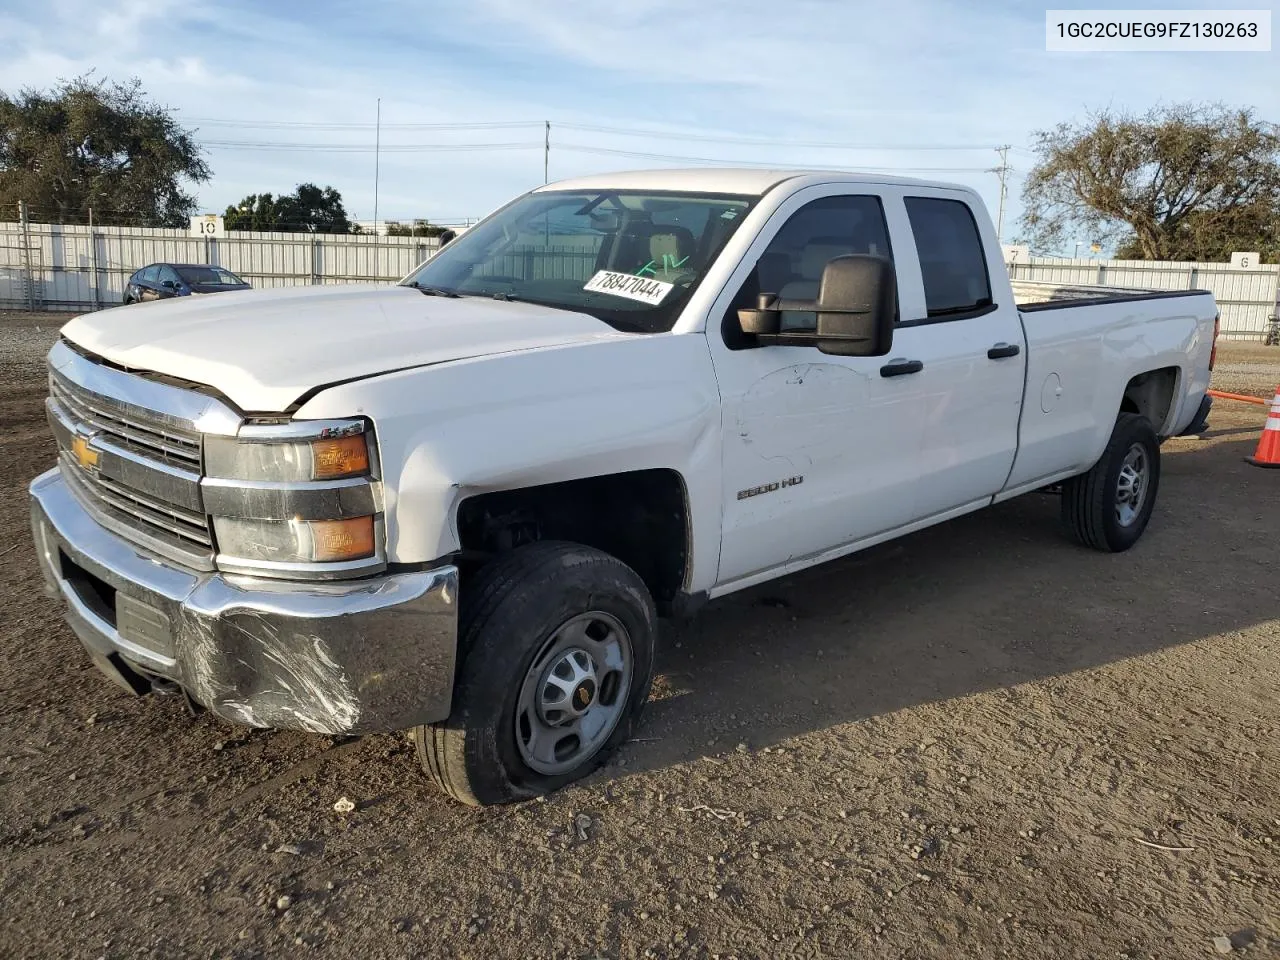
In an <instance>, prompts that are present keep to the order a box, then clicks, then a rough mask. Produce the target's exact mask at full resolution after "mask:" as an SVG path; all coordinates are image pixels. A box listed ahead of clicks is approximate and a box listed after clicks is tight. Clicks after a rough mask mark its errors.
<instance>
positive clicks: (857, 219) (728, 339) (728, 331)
mask: <svg viewBox="0 0 1280 960" xmlns="http://www.w3.org/2000/svg"><path fill="white" fill-rule="evenodd" d="M851 253H862V254H871V255H872V256H879V257H884V258H885V259H888V260H892V259H893V257H892V251H891V250H890V247H889V228H888V226H887V224H886V223H885V218H884V208H883V207H882V206H881V203H880V198H879V197H876V196H840V197H822V198H820V199H818V200H811V201H810V202H809V203H807V204H805V205H804V206H803V207H801V208H800V209H799V210H797V211H796V212H795V213H793V214H792V215H791V217H790V219H788V220H787V222H786V223H785V224H783V226H782V228H781V229H780V230H779V231H778V232H777V234H776V235H775V236H774V238H773V240H771V241H770V242H769V246H768V247H767V248H766V249H765V251H764V253H762V254H761V255H760V259H759V260H758V261H757V262H756V266H755V269H754V270H752V271H751V275H750V276H749V277H748V278H747V280H746V282H745V283H744V284H743V286H742V289H741V290H739V291H738V295H737V296H736V297H735V298H734V301H733V303H732V304H731V305H730V307H729V310H728V312H727V313H726V315H725V317H724V323H723V333H724V338H725V343H727V344H728V345H729V346H730V347H731V348H733V349H740V348H742V347H745V346H749V345H750V344H749V343H747V342H745V341H746V340H747V338H746V337H745V336H744V335H743V333H742V331H741V328H740V327H739V326H738V310H739V309H740V308H742V307H749V306H753V305H754V304H755V302H756V296H757V294H760V293H773V294H777V296H778V297H780V298H781V299H783V300H813V299H815V298H816V297H817V296H818V287H819V285H820V284H821V282H822V271H823V269H824V268H825V267H826V265H827V263H828V261H830V260H833V259H834V258H836V257H843V256H846V255H848V254H851ZM816 324H817V316H816V315H815V314H814V313H813V311H793V310H786V311H784V312H783V314H782V318H781V330H782V331H784V332H785V331H811V330H813V329H815V326H816Z"/></svg>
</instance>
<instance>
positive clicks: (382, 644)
mask: <svg viewBox="0 0 1280 960" xmlns="http://www.w3.org/2000/svg"><path fill="white" fill-rule="evenodd" d="M30 493H31V525H32V533H33V536H34V538H35V545H36V554H37V556H38V557H39V559H40V566H41V569H42V572H43V573H44V577H45V581H46V585H47V591H48V592H49V594H50V595H51V596H53V597H55V598H56V599H60V600H62V601H63V602H64V603H65V605H66V619H67V622H68V624H69V625H70V626H71V629H72V630H73V631H74V632H75V634H76V636H77V637H79V639H80V641H81V643H83V644H84V646H85V648H86V649H87V650H88V651H89V654H90V656H91V657H92V658H93V660H94V663H96V664H97V665H98V667H99V668H100V669H101V670H102V671H103V672H104V673H106V674H107V676H109V677H110V678H111V679H113V680H115V681H116V682H117V683H119V684H121V685H122V686H124V687H125V688H126V689H129V690H132V691H133V692H135V693H138V692H145V691H146V690H147V689H149V688H150V685H151V679H152V678H163V679H166V680H169V681H172V682H174V683H176V684H178V685H179V686H181V687H182V688H183V689H184V690H185V691H186V692H187V694H188V695H189V696H190V697H191V698H192V699H193V700H194V701H196V702H197V703H199V704H201V705H202V706H204V707H206V708H208V709H209V710H210V711H212V712H213V713H215V714H217V715H218V716H221V717H223V718H225V719H227V720H230V721H233V722H236V723H244V724H249V725H252V726H258V727H280V728H292V729H298V730H307V731H311V732H315V733H331V734H345V733H373V732H384V731H394V730H404V729H407V728H409V727H412V726H415V725H417V724H419V723H430V722H434V721H438V720H443V719H445V718H446V717H447V716H448V715H449V710H450V706H451V701H452V692H453V674H454V662H455V652H456V648H457V600H458V572H457V568H455V567H451V566H444V567H438V568H436V569H433V570H426V571H415V572H412V573H403V574H390V575H385V576H380V577H376V578H371V579H367V580H358V581H351V582H345V583H328V582H326V583H298V582H285V581H272V580H265V579H257V578H249V577H237V576H224V575H222V574H217V573H200V572H197V571H192V570H188V569H186V568H183V567H180V566H177V565H174V564H170V563H168V562H167V561H163V560H161V559H159V558H157V557H155V556H153V555H151V554H147V553H143V552H142V551H141V550H140V549H139V548H138V547H135V546H134V545H133V544H131V543H129V542H128V541H126V540H123V539H121V538H119V537H117V536H116V535H114V534H112V533H110V532H108V531H107V530H105V529H104V528H103V527H101V526H100V525H99V524H98V523H96V522H95V521H94V519H93V518H92V517H91V516H90V515H89V514H88V513H87V512H86V511H85V510H84V508H83V507H81V505H80V504H79V502H78V501H77V500H76V498H75V497H74V495H73V494H72V493H71V490H70V489H69V488H68V486H67V484H66V483H65V481H64V480H63V479H62V476H61V474H60V473H59V471H58V470H57V469H54V470H50V471H49V472H48V473H44V474H41V475H40V476H39V477H37V478H36V479H35V480H34V481H33V482H32V484H31V488H30Z"/></svg>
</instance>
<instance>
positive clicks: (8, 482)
mask: <svg viewBox="0 0 1280 960" xmlns="http://www.w3.org/2000/svg"><path fill="white" fill-rule="evenodd" d="M56 322H57V321H56V320H54V319H53V318H51V317H50V316H48V315H43V316H39V317H35V318H32V317H22V316H16V315H11V316H6V317H0V420H2V421H3V423H4V424H5V429H4V432H3V435H2V436H0V452H2V456H0V484H2V485H3V490H4V493H5V496H4V498H3V500H2V501H0V591H2V593H0V596H2V597H3V601H4V602H3V603H0V690H2V691H3V693H2V695H0V851H2V853H0V904H2V905H3V907H2V908H0V956H4V957H69V958H81V957H83V958H96V957H111V958H115V957H121V958H123V957H146V956H157V957H166V958H169V957H173V958H186V957H202V958H203V957H218V958H250V957H291V956H334V957H474V958H491V957H493V958H506V957H538V958H544V957H545V958H572V960H585V958H595V957H607V958H616V960H621V958H631V957H664V958H667V957H696V958H714V957H722V958H728V957H738V958H749V957H750V958H765V957H839V958H854V957H856V958H863V957H903V958H916V957H947V958H954V957H970V956H984V957H985V956H1001V957H1019V958H1021V957H1028V958H1046V960H1047V958H1064V957H1071V958H1075V957H1080V958H1091V960H1092V958H1104V957H1124V958H1139V957H1142V958H1147V957H1150V958H1161V960H1163V958H1181V957H1206V956H1214V955H1216V954H1215V950H1216V949H1219V948H1221V949H1229V950H1230V951H1231V952H1236V953H1243V955H1245V956H1249V957H1255V956H1258V957H1269V956H1280V859H1278V857H1277V853H1278V851H1280V749H1278V747H1277V733H1278V732H1280V697H1277V690H1278V689H1280V573H1278V572H1277V569H1278V567H1277V562H1278V561H1277V549H1276V548H1277V545H1278V544H1277V541H1278V540H1280V472H1276V471H1265V470H1259V469H1256V468H1254V467H1251V466H1248V465H1246V464H1245V463H1244V462H1243V460H1242V458H1243V457H1244V456H1245V455H1246V454H1248V453H1251V452H1252V451H1253V448H1254V445H1255V443H1256V442H1257V438H1258V431H1259V428H1260V427H1261V424H1262V419H1263V413H1262V408H1255V407H1244V406H1242V405H1239V404H1229V403H1221V404H1219V407H1218V410H1217V411H1216V412H1215V414H1214V415H1213V417H1212V421H1211V429H1210V430H1209V432H1208V433H1207V434H1206V435H1205V436H1204V437H1202V438H1188V439H1179V440H1173V441H1170V442H1169V443H1168V444H1167V445H1166V446H1165V448H1164V454H1165V455H1164V458H1163V463H1164V475H1163V481H1162V485H1161V489H1160V501H1159V505H1158V507H1157V511H1156V514H1155V517H1154V519H1153V521H1152V524H1151V527H1150V528H1149V531H1148V533H1147V535H1146V537H1145V539H1144V540H1143V541H1142V543H1141V544H1140V545H1139V546H1138V547H1136V548H1135V549H1134V550H1132V551H1131V552H1129V553H1128V554H1124V555H1119V556H1104V555H1102V554H1097V553H1093V552H1090V551H1087V550H1083V549H1080V548H1077V547H1074V546H1072V545H1070V544H1069V543H1067V542H1066V541H1065V540H1064V539H1063V538H1062V537H1061V536H1060V535H1059V532H1058V528H1057V510H1058V504H1057V501H1056V500H1055V499H1053V498H1052V497H1048V496H1042V495H1032V496H1028V497H1024V498H1021V499H1020V500H1018V501H1015V502H1013V503H1009V504H1005V505H1002V506H1000V507H997V508H995V509H992V510H989V511H985V512H983V513H980V514H977V515H974V516H970V517H968V518H965V519H963V520H960V521H956V522H953V523H951V524H948V525H944V526H942V527H939V528H935V529H933V530H930V531H926V532H923V533H920V534H917V535H914V536H911V537H908V538H906V539H904V540H902V541H899V542H897V543H894V544H889V545H886V546H884V547H882V548H877V549H875V550H872V551H868V552H867V553H864V554H861V555H858V556H856V557H853V558H850V559H847V560H845V561H840V562H836V563H832V564H829V565H826V566H824V567H821V568H818V569H815V570H811V571H808V572H806V573H803V574H799V575H796V576H792V577H789V578H787V579H785V580H783V581H779V582H776V583H773V584H769V585H767V586H764V587H761V588H758V589H753V590H750V591H746V592H743V593H740V594H737V595H734V596H732V597H729V598H726V599H724V600H723V601H718V602H716V603H713V604H711V605H710V607H709V608H707V609H706V610H705V611H704V612H703V613H702V615H701V616H700V617H699V618H698V619H697V620H696V621H694V622H693V623H692V624H689V625H687V626H682V627H679V628H671V629H669V630H668V632H667V636H666V637H665V643H664V647H663V649H662V651H661V654H660V658H661V659H660V672H661V677H660V681H659V683H658V686H657V688H656V692H655V702H653V703H652V704H651V708H650V713H649V714H648V719H647V722H645V723H644V724H643V725H642V727H641V728H640V729H639V731H638V732H637V739H636V740H634V741H633V742H631V743H629V744H628V745H627V746H626V747H625V748H624V749H623V750H622V751H621V753H620V755H619V756H618V757H617V759H616V760H615V761H614V762H613V763H612V764H611V765H610V766H608V767H607V768H605V769H604V770H602V771H600V772H599V773H598V774H596V775H595V776H594V777H592V778H591V779H590V780H589V781H587V782H586V783H584V784H582V785H580V786H577V787H575V788H572V789H569V790H566V791H564V792H563V793H560V794H558V795H556V796H554V797H551V798H549V799H547V800H545V801H543V802H533V803H527V804H523V805H520V806H515V807H508V808H499V809H487V810H475V809H470V808H463V807H461V806H458V805H455V804H453V803H451V802H449V801H447V800H446V799H445V798H444V797H443V796H441V795H439V794H437V793H436V792H435V791H434V790H433V789H432V787H431V786H430V785H429V784H428V783H427V782H426V781H425V779H424V777H423V776H422V775H421V773H420V772H419V771H418V768H417V767H416V762H415V758H414V756H413V753H412V750H411V748H410V746H409V744H408V743H407V742H405V741H404V740H402V739H401V738H399V737H394V736H381V737H370V738H366V739H362V740H352V741H347V742H339V741H335V740H332V739H328V738H324V737H316V736H306V735H301V734H293V733H271V732H262V731H253V730H248V729H242V728H236V727H232V726H230V725H227V724H224V723H222V722H221V721H218V720H216V719H211V718H209V717H207V716H204V717H200V718H194V719H193V718H191V717H190V716H189V715H188V714H187V713H186V711H185V709H184V707H183V705H182V704H181V703H180V702H179V701H177V700H176V699H172V698H169V699H160V698H156V697H148V698H144V699H132V698H129V697H127V696H126V695H124V694H122V693H117V691H116V688H114V687H112V686H110V685H109V684H108V683H107V681H105V680H104V679H103V678H102V677H100V676H99V675H98V673H97V672H96V671H95V670H94V669H93V667H92V666H91V665H90V663H89V661H88V658H87V657H86V656H85V655H84V654H83V652H82V650H81V649H80V647H79V646H78V644H77V641H76V640H75V638H74V637H73V636H72V634H71V633H70V632H69V631H68V630H67V629H66V628H65V627H64V626H63V625H62V624H61V622H60V620H59V618H58V611H57V609H56V608H55V606H54V604H53V603H52V602H51V601H49V600H47V599H45V598H44V596H43V594H42V593H41V591H40V589H39V586H38V581H39V576H38V573H37V570H36V566H35V559H34V555H33V552H32V548H31V546H30V542H29V534H28V527H27V502H26V494H25V490H26V484H27V482H28V481H29V480H30V478H31V477H32V476H34V475H35V474H36V473H37V472H39V471H41V470H43V469H45V468H46V467H47V466H49V465H50V464H51V462H52V443H51V441H50V440H49V438H48V436H47V434H46V430H45V427H44V424H43V420H42V416H41V402H42V398H43V396H44V392H45V388H44V384H43V381H42V374H41V355H42V354H43V352H44V350H45V349H47V347H48V345H49V343H50V342H51V340H52V338H53V336H54V333H55V326H56ZM37 327H39V331H38V332H37V331H36V328H37ZM1220 364H1221V366H1220V370H1221V371H1223V372H1224V373H1227V374H1229V376H1228V377H1227V378H1225V379H1227V380H1229V382H1227V383H1224V384H1223V386H1224V387H1226V388H1228V389H1232V390H1235V391H1240V390H1242V389H1248V390H1249V391H1250V392H1253V393H1255V394H1258V395H1268V394H1270V392H1271V390H1272V388H1273V387H1274V385H1275V384H1276V383H1277V382H1280V349H1276V348H1271V349H1265V348H1261V347H1258V348H1243V349H1242V348H1239V347H1232V346H1231V345H1226V346H1224V347H1223V349H1222V351H1221V357H1220ZM341 797H347V798H349V799H351V800H352V801H354V802H355V804H356V808H355V810H354V812H352V813H349V814H345V815H343V814H339V813H336V812H335V811H334V802H335V801H337V800H338V799H339V798H341ZM582 818H585V819H582ZM579 825H582V826H583V827H584V829H582V830H581V832H580V831H579ZM1215 937H1228V938H1230V940H1228V941H1222V942H1220V943H1219V944H1218V945H1215V942H1214V938H1215Z"/></svg>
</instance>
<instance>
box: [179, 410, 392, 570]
mask: <svg viewBox="0 0 1280 960" xmlns="http://www.w3.org/2000/svg"><path fill="white" fill-rule="evenodd" d="M204 464H205V474H206V476H205V478H204V480H203V481H202V482H201V487H202V495H203V498H204V505H205V509H206V511H207V512H208V513H209V515H210V518H211V520H212V523H213V535H214V540H215V542H216V544H217V564H218V568H219V569H221V570H223V571H226V572H229V573H244V574H253V575H266V576H280V577H296V578H302V579H328V578H332V577H351V576H361V575H367V574H368V573H370V572H375V571H376V570H379V569H382V567H384V566H385V564H386V557H385V553H384V533H383V526H382V491H381V486H382V485H381V483H380V482H379V481H378V462H377V447H376V446H375V445H374V441H373V433H372V430H371V429H370V428H369V427H368V426H367V425H366V424H365V422H364V421H363V420H291V421H287V422H283V423H250V424H245V425H243V426H241V427H240V430H239V432H238V433H237V434H236V435H235V436H232V437H224V436H214V435H208V436H206V437H205V443H204Z"/></svg>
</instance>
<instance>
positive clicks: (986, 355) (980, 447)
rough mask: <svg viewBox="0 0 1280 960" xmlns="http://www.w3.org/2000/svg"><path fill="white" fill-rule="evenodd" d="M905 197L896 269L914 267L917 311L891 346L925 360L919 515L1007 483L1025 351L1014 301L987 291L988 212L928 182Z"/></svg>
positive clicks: (959, 504)
mask: <svg viewBox="0 0 1280 960" xmlns="http://www.w3.org/2000/svg"><path fill="white" fill-rule="evenodd" d="M902 202H903V205H904V207H905V208H906V213H907V219H908V221H909V223H910V228H911V235H912V244H913V247H914V249H913V251H912V253H913V254H914V256H912V257H910V258H908V257H905V256H903V257H900V258H899V269H900V271H902V270H905V269H909V268H908V267H906V265H905V264H906V262H907V261H908V259H910V261H912V266H915V265H916V264H918V269H919V274H920V282H921V286H922V288H923V293H924V310H923V311H922V312H921V311H919V308H918V307H917V312H916V313H914V314H912V315H904V316H903V317H902V318H901V320H900V323H899V324H898V327H897V330H896V332H895V337H894V350H893V352H894V354H895V355H897V354H898V353H900V352H901V351H902V350H903V349H906V347H907V344H908V342H910V359H912V360H918V361H920V363H921V364H922V365H923V367H922V369H921V371H920V373H919V374H918V376H919V377H920V378H921V379H922V381H923V382H924V386H925V390H926V393H927V402H926V409H927V419H926V420H925V422H924V423H923V424H922V427H923V436H922V438H921V453H922V458H921V460H922V462H921V472H920V477H919V480H918V482H917V484H916V494H915V495H916V514H917V516H918V517H919V518H921V519H924V518H928V517H932V516H935V515H937V514H941V513H945V512H948V511H953V510H957V509H961V508H966V507H973V506H981V505H982V504H983V503H985V502H987V500H988V498H990V497H991V496H993V495H994V494H995V493H996V492H997V491H999V490H1000V489H1001V488H1002V487H1003V486H1004V484H1005V480H1006V479H1007V478H1008V476H1009V471H1010V470H1011V469H1012V467H1013V458H1014V455H1015V454H1016V453H1017V448H1018V420H1019V416H1020V414H1021V409H1022V396H1023V386H1024V376H1025V365H1026V354H1025V344H1024V343H1023V334H1022V322H1021V320H1020V319H1019V318H1018V312H1017V309H1016V307H1015V306H1014V304H1013V303H1012V302H1011V301H1010V302H1007V303H998V302H996V299H995V296H994V294H993V287H992V283H991V277H990V268H991V266H992V265H995V266H996V267H997V268H998V267H999V265H1000V264H1001V263H1002V260H1001V259H1000V251H999V247H998V246H996V245H995V242H994V234H995V231H994V230H993V229H991V228H990V223H989V221H987V219H986V212H985V210H984V209H983V208H982V207H980V206H976V205H974V204H973V203H972V200H971V198H970V196H969V195H967V194H964V193H960V192H958V191H946V190H933V189H927V188H926V189H921V190H912V189H910V188H907V189H905V190H904V194H903V197H902ZM978 217H981V218H982V219H983V221H984V225H985V226H986V228H987V229H986V230H985V231H984V230H981V229H979V226H978V219H977V218H978ZM984 237H985V238H988V239H986V240H985V241H984ZM908 332H910V336H908Z"/></svg>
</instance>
